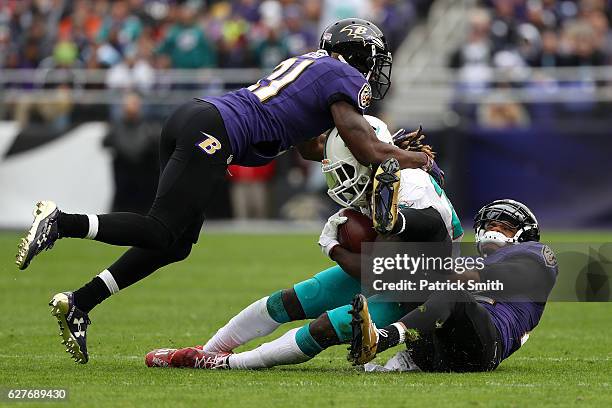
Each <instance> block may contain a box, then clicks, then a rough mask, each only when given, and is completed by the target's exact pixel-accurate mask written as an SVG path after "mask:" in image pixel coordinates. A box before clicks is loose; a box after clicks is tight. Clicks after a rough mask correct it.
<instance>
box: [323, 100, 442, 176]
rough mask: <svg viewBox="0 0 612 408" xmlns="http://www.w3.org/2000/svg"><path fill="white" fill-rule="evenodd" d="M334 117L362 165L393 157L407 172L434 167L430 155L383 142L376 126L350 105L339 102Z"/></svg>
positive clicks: (343, 137) (346, 141)
mask: <svg viewBox="0 0 612 408" xmlns="http://www.w3.org/2000/svg"><path fill="white" fill-rule="evenodd" d="M331 113H332V116H333V118H334V124H335V125H336V128H337V129H338V132H339V133H340V136H341V137H342V140H344V142H345V143H346V146H347V147H348V148H349V150H350V151H351V153H353V155H354V156H355V158H356V159H357V160H358V161H359V162H360V163H361V164H363V165H366V166H367V165H370V164H375V165H377V164H380V163H381V162H383V161H384V160H386V159H388V158H391V157H393V158H395V159H397V161H398V162H399V164H400V167H401V168H403V169H416V168H421V167H425V166H428V165H429V164H430V162H431V159H430V158H429V156H427V154H426V153H423V152H411V151H407V150H402V149H399V148H397V147H396V146H393V145H390V144H386V143H383V142H381V141H379V140H378V139H377V138H376V134H375V133H374V130H373V129H372V126H370V125H369V124H368V121H367V120H365V118H364V117H363V116H362V115H361V114H359V113H358V112H357V111H356V110H355V108H354V107H353V105H351V104H349V103H348V102H344V101H338V102H335V103H334V104H332V105H331Z"/></svg>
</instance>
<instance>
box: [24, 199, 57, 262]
mask: <svg viewBox="0 0 612 408" xmlns="http://www.w3.org/2000/svg"><path fill="white" fill-rule="evenodd" d="M32 215H34V222H33V223H32V226H31V227H30V229H29V230H28V234H27V235H26V236H25V238H21V242H19V250H18V251H17V257H16V261H15V263H16V264H17V266H18V267H19V269H21V270H23V269H25V268H27V267H28V265H29V264H30V262H31V261H32V259H33V258H34V257H35V256H36V255H38V254H39V253H41V252H42V251H44V250H47V249H50V248H52V247H53V244H54V243H55V241H57V239H58V238H59V234H58V231H57V218H58V216H59V210H58V209H57V205H55V203H54V202H53V201H39V202H38V203H36V208H34V211H33V214H32Z"/></svg>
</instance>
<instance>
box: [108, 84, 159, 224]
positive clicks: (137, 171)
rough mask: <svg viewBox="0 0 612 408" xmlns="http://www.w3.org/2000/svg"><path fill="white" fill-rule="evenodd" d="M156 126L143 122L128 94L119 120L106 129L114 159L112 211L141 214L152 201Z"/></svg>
mask: <svg viewBox="0 0 612 408" xmlns="http://www.w3.org/2000/svg"><path fill="white" fill-rule="evenodd" d="M160 130H161V126H160V124H159V123H155V122H151V121H149V120H145V118H144V117H143V114H142V101H141V98H140V96H139V95H138V94H136V93H132V92H131V93H127V94H126V95H125V97H124V98H123V112H122V116H121V118H120V119H119V120H117V121H115V122H113V123H111V124H110V125H109V132H108V134H107V136H106V138H105V139H104V146H106V147H108V148H109V149H110V150H111V153H112V155H113V173H114V174H113V177H114V181H115V195H114V199H113V205H112V211H131V212H139V213H143V212H145V211H147V209H148V208H149V207H150V205H151V202H152V201H153V198H154V195H155V189H156V187H157V177H158V171H159V165H158V157H157V156H158V152H157V145H158V142H157V138H158V137H159V132H160Z"/></svg>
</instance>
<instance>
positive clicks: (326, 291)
mask: <svg viewBox="0 0 612 408" xmlns="http://www.w3.org/2000/svg"><path fill="white" fill-rule="evenodd" d="M366 119H367V120H368V121H369V123H370V124H371V125H372V127H373V128H374V130H375V132H376V135H377V137H378V138H379V139H380V140H382V141H384V142H386V143H390V144H393V143H394V141H393V137H392V136H391V134H390V133H389V131H388V129H387V125H386V124H385V123H384V122H382V121H381V120H379V119H377V118H375V117H371V116H366ZM396 165H397V162H395V163H393V161H392V160H391V161H386V162H384V163H383V164H382V165H381V166H380V168H379V169H377V171H376V172H374V170H373V169H372V168H371V167H370V166H364V165H362V164H360V163H359V162H358V161H357V160H356V159H355V157H354V156H353V155H352V154H351V153H350V151H349V150H348V148H347V147H346V145H345V144H344V142H343V141H342V139H341V138H340V136H339V135H338V132H337V131H336V130H335V129H334V130H332V131H331V132H330V133H329V135H328V137H327V142H326V145H325V159H324V160H323V173H324V174H325V176H326V179H327V183H328V187H329V189H328V194H329V195H330V197H331V198H332V199H333V200H334V201H336V202H337V203H338V204H340V205H341V206H343V207H347V208H358V209H360V210H361V211H362V213H364V214H366V215H368V216H369V215H370V212H371V211H370V204H369V202H370V201H371V202H372V204H373V205H372V208H374V213H375V215H374V217H373V218H376V217H378V219H379V222H378V223H377V222H374V224H375V226H376V227H377V230H378V231H379V232H381V231H382V232H384V233H385V235H386V236H389V235H395V236H396V237H397V239H398V240H400V241H408V242H445V243H450V242H452V241H453V240H456V239H458V238H460V236H461V235H462V233H463V230H462V229H461V225H460V224H459V222H458V218H457V215H456V214H455V211H454V210H453V207H452V205H451V204H450V201H449V200H448V199H447V198H446V196H445V194H444V192H443V190H442V188H440V186H439V183H438V182H437V181H435V179H434V178H433V177H431V176H430V175H429V174H428V173H426V172H424V171H421V170H414V171H412V170H411V171H406V170H402V171H401V172H400V171H399V166H397V168H396ZM440 173H441V172H438V173H436V174H435V175H436V176H437V177H438V178H439V176H440ZM372 182H373V183H372ZM398 182H399V183H398ZM398 186H399V187H398ZM370 192H373V193H371V194H370ZM389 197H390V198H391V200H387V198H389ZM377 204H378V209H379V211H378V213H376V211H377ZM388 210H391V211H392V212H393V213H390V212H389V211H388ZM346 220H347V219H346V217H343V216H342V215H341V213H340V212H338V213H336V214H334V215H332V216H331V217H330V218H329V219H328V221H327V223H326V224H325V227H324V229H323V232H322V233H321V236H320V238H319V245H320V246H321V249H322V250H323V252H324V253H325V254H326V255H327V256H329V257H330V258H331V259H332V260H334V261H336V262H337V265H336V266H333V267H331V268H329V269H327V270H325V271H322V272H320V273H318V274H317V275H315V276H314V277H313V278H311V279H308V280H306V281H303V282H300V283H297V284H296V285H294V286H293V287H292V288H289V289H284V290H279V291H276V292H274V293H272V294H271V295H270V296H266V297H264V298H262V299H260V300H258V301H256V302H254V303H252V304H251V305H249V306H248V307H246V308H245V309H244V310H242V311H241V312H240V313H238V314H237V315H236V316H234V317H233V318H232V319H231V320H230V321H229V322H228V323H227V324H226V325H225V326H224V327H222V328H221V329H219V330H218V331H217V333H216V334H215V335H214V336H213V337H212V338H211V339H210V340H209V341H208V342H207V343H206V344H205V345H204V346H195V347H188V348H183V349H157V350H153V351H151V352H149V353H148V354H147V356H146V358H145V362H146V364H147V365H148V366H150V367H168V366H170V367H190V368H207V369H228V368H231V369H255V368H266V367H273V366H276V365H284V364H297V363H301V362H305V361H307V360H309V359H311V358H313V357H314V356H315V355H317V354H318V353H320V352H321V351H322V350H323V349H325V348H327V347H330V346H333V345H337V344H342V343H347V342H350V340H351V336H352V330H351V324H350V322H351V315H350V314H349V313H348V312H349V311H350V310H351V304H350V302H351V300H352V299H353V297H354V296H355V295H356V294H357V293H360V291H361V284H360V273H361V271H360V254H356V253H352V252H350V251H349V250H347V249H345V248H343V247H342V246H340V244H339V242H338V239H337V230H338V226H339V225H340V224H342V223H344V222H346ZM449 247H450V246H449ZM413 307H414V305H412V304H402V303H398V302H388V301H385V300H384V299H383V298H382V297H380V296H377V295H375V296H372V297H371V298H369V313H370V314H371V316H372V319H373V320H374V321H375V322H376V324H377V325H378V326H379V327H383V326H384V325H386V324H391V323H393V322H395V321H396V320H397V319H398V318H399V317H401V316H404V315H405V314H406V313H407V312H408V311H409V310H410V309H411V308H413ZM304 319H314V320H312V321H311V322H310V323H308V324H306V325H304V326H302V327H301V328H298V329H293V330H290V331H288V332H287V333H285V334H284V335H283V336H281V337H280V338H278V339H276V340H273V341H271V342H269V343H265V344H263V345H261V346H259V347H257V348H255V349H254V350H250V351H246V352H242V353H233V350H234V349H235V348H236V347H238V346H240V345H242V344H245V343H246V342H248V341H250V340H252V339H255V338H258V337H263V336H266V335H268V334H270V333H272V332H273V331H274V330H276V329H277V328H278V327H279V326H281V325H282V324H283V323H287V322H291V321H295V320H304ZM381 325H383V326H381Z"/></svg>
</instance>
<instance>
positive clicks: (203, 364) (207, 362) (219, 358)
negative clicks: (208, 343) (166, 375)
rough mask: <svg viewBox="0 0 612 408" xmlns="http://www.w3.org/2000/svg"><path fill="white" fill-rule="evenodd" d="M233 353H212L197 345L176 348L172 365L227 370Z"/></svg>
mask: <svg viewBox="0 0 612 408" xmlns="http://www.w3.org/2000/svg"><path fill="white" fill-rule="evenodd" d="M231 354H232V353H226V352H221V353H212V352H209V351H204V350H202V349H199V348H196V347H187V348H183V349H179V350H176V351H175V352H174V353H173V354H172V357H171V358H170V366H172V367H180V368H204V369H208V370H227V369H229V368H230V366H229V356H230V355H231Z"/></svg>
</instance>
